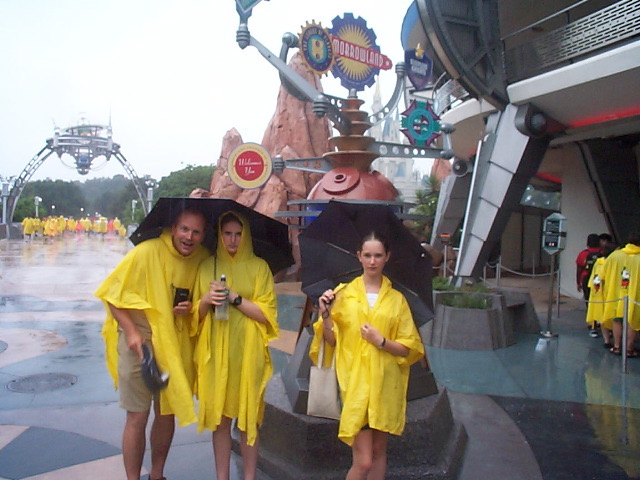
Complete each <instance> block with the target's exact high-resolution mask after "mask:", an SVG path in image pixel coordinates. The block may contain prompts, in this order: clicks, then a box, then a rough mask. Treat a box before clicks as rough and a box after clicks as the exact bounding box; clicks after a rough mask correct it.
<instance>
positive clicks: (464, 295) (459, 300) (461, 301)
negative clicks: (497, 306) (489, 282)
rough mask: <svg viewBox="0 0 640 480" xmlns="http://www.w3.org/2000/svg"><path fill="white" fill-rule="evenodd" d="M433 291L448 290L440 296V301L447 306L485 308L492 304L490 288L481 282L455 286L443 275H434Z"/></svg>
mask: <svg viewBox="0 0 640 480" xmlns="http://www.w3.org/2000/svg"><path fill="white" fill-rule="evenodd" d="M431 288H432V289H433V290H434V291H439V292H449V293H447V294H445V295H441V296H440V303H441V304H442V305H445V306H447V307H455V308H478V309H481V310H487V309H489V308H491V306H492V298H493V297H492V296H491V295H489V294H490V293H491V289H490V288H488V287H487V286H486V285H484V284H483V283H480V282H478V283H474V284H469V285H464V286H462V287H455V286H453V285H451V284H450V283H449V280H448V279H446V278H443V277H434V278H433V281H432V283H431Z"/></svg>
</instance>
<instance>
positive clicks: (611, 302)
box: [602, 233, 640, 357]
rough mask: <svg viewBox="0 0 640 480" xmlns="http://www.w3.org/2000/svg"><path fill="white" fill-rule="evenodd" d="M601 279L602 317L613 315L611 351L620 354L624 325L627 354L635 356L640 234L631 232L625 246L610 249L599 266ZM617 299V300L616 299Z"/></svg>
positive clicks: (639, 310)
mask: <svg viewBox="0 0 640 480" xmlns="http://www.w3.org/2000/svg"><path fill="white" fill-rule="evenodd" d="M602 278H604V289H605V292H604V297H605V300H606V301H607V302H608V303H605V307H604V318H613V319H614V321H613V347H612V348H611V352H612V353H615V354H617V355H620V354H621V353H622V346H621V341H622V329H623V328H627V332H628V336H627V345H626V346H625V348H626V355H627V356H628V357H637V356H638V352H637V351H636V350H635V349H634V347H633V344H634V341H635V337H636V332H637V331H638V330H640V308H638V307H637V305H636V302H639V301H640V295H639V293H640V234H639V233H632V234H631V235H630V236H629V243H627V244H626V245H625V246H624V248H621V249H619V250H616V251H615V252H613V253H612V254H611V255H609V257H608V258H607V260H606V261H605V262H604V265H603V266H602ZM625 296H628V297H629V310H628V324H627V325H626V326H623V325H622V322H621V320H622V318H623V311H624V302H623V300H622V299H623V298H624V297H625ZM615 300H617V301H615Z"/></svg>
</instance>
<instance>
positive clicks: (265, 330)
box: [193, 219, 278, 445]
mask: <svg viewBox="0 0 640 480" xmlns="http://www.w3.org/2000/svg"><path fill="white" fill-rule="evenodd" d="M241 220H242V222H243V229H242V237H241V241H240V245H239V247H238V250H237V252H236V254H235V255H234V256H233V257H232V256H231V255H230V254H229V253H228V252H227V250H226V249H225V248H224V245H223V244H222V241H219V242H218V248H217V253H216V257H211V258H208V259H207V260H205V261H204V262H203V263H202V265H201V266H200V269H199V271H198V277H197V281H196V285H195V287H194V296H193V298H194V310H195V322H197V315H198V314H197V308H198V305H199V302H200V299H201V298H202V296H203V295H204V294H205V293H206V292H207V291H208V290H209V288H210V286H209V282H211V281H212V280H213V278H214V275H215V278H216V279H218V280H219V279H220V275H222V274H225V275H226V277H227V285H228V287H229V289H231V290H233V291H234V292H237V293H238V294H239V295H240V296H242V297H243V298H244V299H247V300H250V301H251V302H253V303H255V304H256V305H258V307H260V310H261V311H262V313H263V314H264V316H265V317H266V318H267V324H263V323H260V322H257V321H255V320H252V319H251V318H249V317H247V316H245V315H244V314H243V313H242V312H240V310H238V309H237V308H234V307H233V306H230V307H229V320H225V321H221V320H215V319H214V318H213V314H212V312H211V311H210V312H209V313H208V314H207V315H206V317H205V318H204V320H203V322H202V324H201V325H200V334H199V336H198V340H197V344H196V348H195V352H194V361H195V364H196V372H197V374H196V378H197V380H196V386H195V391H196V395H197V397H198V400H199V411H198V429H199V431H202V430H203V429H205V428H206V429H209V430H216V429H217V428H218V425H220V422H221V421H222V416H223V415H224V416H225V417H229V418H237V419H238V428H239V429H240V430H242V431H243V432H246V434H247V443H248V444H249V445H253V444H254V443H255V440H256V437H257V434H258V426H259V425H261V424H262V418H263V414H264V392H265V389H266V386H267V382H268V381H269V378H271V375H272V373H273V365H272V363H271V354H270V353H269V345H268V342H269V340H272V339H274V338H277V336H278V324H277V321H276V320H277V300H276V294H275V292H274V289H273V276H272V274H271V271H270V270H269V266H268V265H267V262H265V261H264V260H263V259H261V258H259V257H256V256H255V255H254V253H253V246H252V241H251V232H250V230H249V225H248V224H247V222H246V221H245V220H244V219H241ZM218 238H221V233H220V228H218Z"/></svg>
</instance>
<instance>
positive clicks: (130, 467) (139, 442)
mask: <svg viewBox="0 0 640 480" xmlns="http://www.w3.org/2000/svg"><path fill="white" fill-rule="evenodd" d="M148 418H149V411H146V412H129V411H128V412H127V419H126V421H125V424H124V431H123V432H122V459H123V461H124V471H125V473H126V475H127V480H140V470H142V459H143V458H144V449H145V447H146V442H147V439H146V432H145V430H146V428H147V420H148Z"/></svg>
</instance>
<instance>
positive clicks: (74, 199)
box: [13, 165, 215, 223]
mask: <svg viewBox="0 0 640 480" xmlns="http://www.w3.org/2000/svg"><path fill="white" fill-rule="evenodd" d="M214 170H215V167H213V166H194V165H187V166H186V167H185V168H183V169H182V170H177V171H175V172H171V173H170V174H169V175H167V176H166V177H162V178H161V179H160V181H159V182H158V181H156V180H155V179H153V178H151V177H145V178H144V181H145V182H146V183H147V184H148V185H157V188H154V192H153V198H154V200H157V199H158V198H161V197H186V196H188V195H189V194H190V193H191V192H192V191H193V190H194V189H196V188H204V189H205V190H209V187H210V184H211V177H212V175H213V171H214ZM145 193H146V192H145ZM35 197H40V198H41V199H42V201H41V202H39V205H38V216H39V217H40V218H44V217H46V216H49V215H62V216H64V217H74V218H79V217H86V216H90V217H95V216H98V215H99V216H104V217H108V218H115V217H118V218H121V219H123V220H125V221H133V222H136V223H139V222H140V221H141V220H142V218H143V217H144V211H143V208H142V205H140V204H139V203H140V199H139V197H138V194H137V192H136V189H135V187H134V185H133V182H132V181H131V180H130V179H129V178H127V177H125V176H124V175H115V176H114V177H112V178H95V179H87V180H86V181H84V182H80V181H77V180H76V181H64V180H51V179H47V180H36V181H33V182H29V183H28V184H27V185H26V186H25V188H24V190H23V191H22V195H21V196H20V199H19V200H18V204H17V205H16V209H15V213H14V215H13V221H14V222H21V221H22V220H23V219H24V218H25V217H35V215H36V212H35ZM132 200H136V202H137V205H136V208H135V211H134V209H133V203H132Z"/></svg>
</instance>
